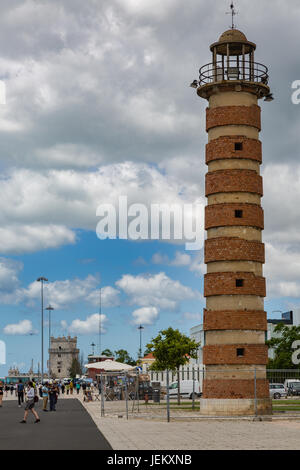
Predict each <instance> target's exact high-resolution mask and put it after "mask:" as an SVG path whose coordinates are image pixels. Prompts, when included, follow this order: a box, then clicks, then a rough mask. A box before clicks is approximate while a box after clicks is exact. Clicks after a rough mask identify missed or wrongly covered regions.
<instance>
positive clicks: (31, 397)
mask: <svg viewBox="0 0 300 470" xmlns="http://www.w3.org/2000/svg"><path fill="white" fill-rule="evenodd" d="M26 397H27V403H26V407H25V413H24V418H23V419H22V421H20V423H22V424H25V423H26V422H27V417H28V413H29V411H31V413H32V414H33V415H34V417H35V423H39V422H40V421H41V420H40V418H39V415H38V414H37V412H36V411H35V409H34V405H35V403H36V402H37V401H38V399H39V397H38V396H37V394H36V390H35V388H34V386H33V383H32V382H31V381H30V382H28V387H27V393H26Z"/></svg>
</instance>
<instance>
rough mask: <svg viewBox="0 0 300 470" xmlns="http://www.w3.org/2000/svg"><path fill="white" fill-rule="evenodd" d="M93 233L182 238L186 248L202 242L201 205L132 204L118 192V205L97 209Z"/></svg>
mask: <svg viewBox="0 0 300 470" xmlns="http://www.w3.org/2000/svg"><path fill="white" fill-rule="evenodd" d="M96 214H97V216H98V217H101V220H100V221H99V223H98V225H97V228H96V233H97V236H98V238H100V240H105V239H107V238H109V239H112V240H114V239H117V238H119V239H121V240H170V241H172V240H173V241H175V240H178V241H184V242H185V249H186V250H199V249H200V248H202V245H203V234H202V232H203V226H202V222H203V205H202V204H199V203H195V204H171V205H168V204H150V207H148V206H146V205H145V204H140V203H136V204H131V205H129V206H128V200H127V196H120V197H119V201H118V206H117V207H116V206H115V205H113V204H101V205H100V206H99V207H98V209H97V212H96Z"/></svg>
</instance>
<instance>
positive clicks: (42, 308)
mask: <svg viewBox="0 0 300 470" xmlns="http://www.w3.org/2000/svg"><path fill="white" fill-rule="evenodd" d="M37 282H40V283H41V311H42V334H41V336H42V338H41V340H42V345H41V347H42V364H41V369H42V370H41V383H43V378H44V282H48V279H47V278H46V277H39V278H38V279H37Z"/></svg>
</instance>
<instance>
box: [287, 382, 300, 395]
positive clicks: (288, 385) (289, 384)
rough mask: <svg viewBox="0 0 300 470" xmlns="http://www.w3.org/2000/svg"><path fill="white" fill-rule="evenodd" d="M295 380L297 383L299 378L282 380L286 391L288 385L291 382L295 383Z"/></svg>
mask: <svg viewBox="0 0 300 470" xmlns="http://www.w3.org/2000/svg"><path fill="white" fill-rule="evenodd" d="M295 382H296V383H297V382H298V383H299V382H300V380H299V379H286V380H285V381H284V384H283V386H284V388H285V390H286V392H287V391H288V389H289V387H291V386H292V384H293V383H295Z"/></svg>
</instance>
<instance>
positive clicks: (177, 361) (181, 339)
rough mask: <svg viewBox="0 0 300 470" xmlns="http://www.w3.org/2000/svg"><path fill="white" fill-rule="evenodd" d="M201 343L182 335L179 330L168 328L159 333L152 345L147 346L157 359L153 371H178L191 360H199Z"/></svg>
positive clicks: (152, 367) (152, 366)
mask: <svg viewBox="0 0 300 470" xmlns="http://www.w3.org/2000/svg"><path fill="white" fill-rule="evenodd" d="M199 346H200V343H197V342H196V341H195V340H193V339H191V338H189V337H188V336H186V335H184V334H183V333H180V331H179V330H174V329H173V328H171V327H170V328H168V329H166V330H162V331H160V332H159V335H158V336H157V337H156V338H153V339H152V341H151V343H149V344H147V348H148V350H149V352H152V353H153V355H154V357H155V362H154V363H153V364H152V365H151V369H152V370H165V369H169V370H176V369H178V368H179V367H180V366H183V365H185V364H186V363H187V362H189V359H190V358H194V359H196V358H197V352H198V348H199Z"/></svg>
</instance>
